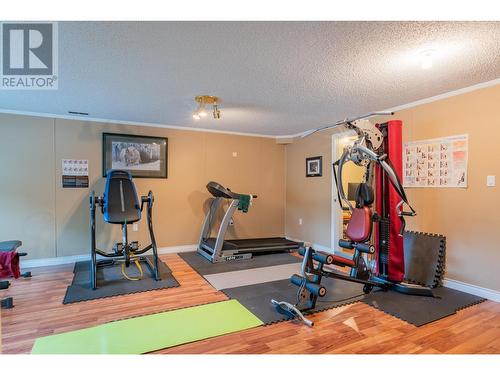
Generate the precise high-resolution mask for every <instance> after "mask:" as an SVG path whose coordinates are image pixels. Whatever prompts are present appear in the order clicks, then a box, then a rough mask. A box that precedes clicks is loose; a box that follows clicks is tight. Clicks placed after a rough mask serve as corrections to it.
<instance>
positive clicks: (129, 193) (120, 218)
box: [103, 170, 141, 224]
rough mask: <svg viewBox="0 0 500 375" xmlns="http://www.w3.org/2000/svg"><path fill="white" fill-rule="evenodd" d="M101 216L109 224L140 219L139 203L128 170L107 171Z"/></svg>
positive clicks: (127, 222) (129, 222) (128, 222)
mask: <svg viewBox="0 0 500 375" xmlns="http://www.w3.org/2000/svg"><path fill="white" fill-rule="evenodd" d="M103 216H104V221H106V222H107V223H111V224H131V223H135V222H136V221H139V220H141V205H140V203H139V197H138V196H137V191H136V190H135V185H134V183H133V182H132V175H131V174H130V173H129V172H127V171H120V170H111V171H109V172H108V176H107V179H106V188H105V190H104V212H103Z"/></svg>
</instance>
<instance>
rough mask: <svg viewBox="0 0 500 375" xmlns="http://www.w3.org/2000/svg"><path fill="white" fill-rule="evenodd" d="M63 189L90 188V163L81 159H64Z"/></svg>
mask: <svg viewBox="0 0 500 375" xmlns="http://www.w3.org/2000/svg"><path fill="white" fill-rule="evenodd" d="M62 186H63V188H88V187H89V161H88V160H80V159H62Z"/></svg>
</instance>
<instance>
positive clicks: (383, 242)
mask: <svg viewBox="0 0 500 375" xmlns="http://www.w3.org/2000/svg"><path fill="white" fill-rule="evenodd" d="M392 114H393V113H372V114H369V115H366V116H361V117H358V118H355V119H352V120H345V121H340V122H338V123H336V124H334V125H332V126H327V127H324V128H320V129H316V130H313V131H310V132H308V133H306V134H305V136H308V135H311V134H313V133H315V132H317V131H319V130H324V129H330V128H335V127H338V126H344V127H346V128H347V129H350V130H354V131H355V132H356V134H357V136H358V139H357V140H356V141H355V142H354V144H353V145H352V146H347V147H346V148H345V149H344V150H343V153H342V156H341V157H340V159H339V160H337V161H336V162H335V163H333V175H334V178H335V183H336V186H337V192H338V200H339V204H340V207H341V209H342V210H345V211H347V210H348V211H350V213H351V217H350V219H349V223H348V225H347V229H346V237H347V238H346V239H341V240H339V242H338V244H339V247H341V248H343V249H347V250H350V251H351V252H352V254H350V253H348V252H337V253H334V254H329V253H323V252H320V251H316V250H314V249H313V248H311V247H302V248H301V249H300V250H299V254H300V255H302V256H303V262H302V267H301V274H300V275H298V274H294V275H292V277H291V279H290V281H291V283H292V284H294V285H296V286H297V287H298V293H297V302H296V303H295V304H294V305H292V304H290V303H288V302H284V301H281V302H277V301H274V300H273V301H272V303H273V305H274V306H275V307H276V309H277V310H278V311H279V312H281V313H284V314H287V315H289V316H292V317H295V318H298V319H301V320H302V321H304V322H305V323H306V324H308V325H311V324H310V322H309V321H306V320H305V319H304V318H303V315H302V314H300V311H307V310H311V309H314V308H315V306H316V302H317V299H318V297H324V296H325V295H326V294H327V290H326V288H325V287H324V286H323V285H321V280H322V278H323V277H331V278H336V279H341V280H346V281H350V282H355V283H360V284H363V292H364V293H370V292H371V290H372V289H373V287H378V288H381V289H383V290H388V289H391V290H395V291H398V292H401V293H405V294H413V295H420V296H433V294H432V291H431V289H430V288H428V287H424V286H420V285H416V284H409V283H405V282H404V273H405V265H404V248H403V232H404V229H405V220H404V217H407V216H415V215H416V212H415V210H414V209H413V208H412V207H411V206H410V204H409V202H408V199H407V197H406V193H405V191H404V189H403V185H402V184H401V174H402V122H401V121H398V120H396V121H388V122H387V123H384V124H377V125H373V124H372V123H371V122H370V121H368V120H367V118H368V117H371V116H376V115H392ZM349 161H351V162H353V163H354V164H356V165H358V166H362V167H364V168H366V169H365V174H364V178H363V182H362V183H360V184H359V185H358V187H357V189H356V194H355V205H353V204H352V203H351V202H350V201H349V200H348V199H347V198H346V196H345V192H344V187H343V186H342V169H343V166H344V164H345V163H347V162H349ZM373 186H374V188H373ZM344 204H345V205H344ZM373 204H375V212H374V211H373V209H372V205H373ZM404 205H406V206H407V207H408V208H409V211H404V210H403V206H404ZM333 266H338V267H342V268H348V269H349V273H343V272H339V271H337V270H335V269H334V268H333Z"/></svg>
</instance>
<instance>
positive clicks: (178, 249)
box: [21, 245, 198, 268]
mask: <svg viewBox="0 0 500 375" xmlns="http://www.w3.org/2000/svg"><path fill="white" fill-rule="evenodd" d="M197 248H198V245H181V246H167V247H159V248H158V253H159V254H172V253H183V252H188V251H196V249H197ZM146 254H147V253H146ZM88 259H89V255H70V256H65V257H55V258H41V259H27V260H22V259H21V267H22V268H34V267H48V266H60V265H64V264H71V263H76V262H81V261H84V260H88Z"/></svg>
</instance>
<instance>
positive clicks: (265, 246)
mask: <svg viewBox="0 0 500 375" xmlns="http://www.w3.org/2000/svg"><path fill="white" fill-rule="evenodd" d="M207 190H208V191H209V192H210V194H212V196H213V197H214V198H213V200H212V203H211V205H210V209H209V211H208V212H207V215H206V217H205V221H204V223H203V228H202V230H201V235H200V241H199V244H198V253H199V254H201V255H202V256H204V257H205V258H206V259H208V260H210V261H211V262H212V263H217V262H226V261H228V260H242V259H250V258H252V255H254V254H264V253H276V252H290V251H293V250H297V249H298V248H299V246H300V244H299V243H297V242H295V241H290V240H287V239H286V238H282V237H272V238H252V239H238V240H225V239H224V237H225V236H226V231H227V228H228V226H229V224H230V223H231V222H232V217H233V214H234V212H235V211H236V210H237V209H240V210H241V211H242V212H247V211H248V209H249V206H250V204H251V201H252V199H255V198H257V196H256V195H250V194H239V193H235V192H233V191H231V190H230V189H229V188H225V187H224V186H222V185H221V184H219V183H217V182H214V181H211V182H209V183H208V184H207ZM226 201H229V206H228V207H227V209H226V212H225V214H224V216H223V218H222V220H221V223H220V225H219V228H218V229H217V228H216V224H215V223H216V221H217V212H218V210H219V209H220V208H221V207H222V205H223V203H224V202H226ZM242 202H243V203H245V204H242ZM215 229H217V237H215V238H214V237H211V236H210V235H211V232H212V230H215Z"/></svg>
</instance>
